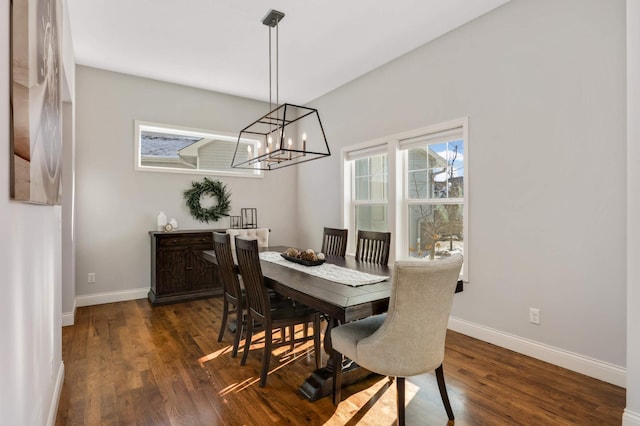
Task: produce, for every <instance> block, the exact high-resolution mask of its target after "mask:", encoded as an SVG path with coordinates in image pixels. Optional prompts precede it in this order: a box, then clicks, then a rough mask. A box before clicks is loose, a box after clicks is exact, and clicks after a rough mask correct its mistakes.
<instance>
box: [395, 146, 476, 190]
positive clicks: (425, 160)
mask: <svg viewBox="0 0 640 426" xmlns="http://www.w3.org/2000/svg"><path fill="white" fill-rule="evenodd" d="M408 161H409V164H408V170H407V185H408V188H407V193H408V196H409V198H411V199H416V198H418V199H420V198H421V199H432V198H462V197H463V196H464V182H463V180H464V143H463V141H462V140H456V141H451V142H444V143H435V144H431V145H427V146H425V147H424V148H412V149H410V150H409V154H408ZM423 170H426V172H422V171H423Z"/></svg>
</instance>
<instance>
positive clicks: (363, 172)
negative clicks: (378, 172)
mask: <svg viewBox="0 0 640 426" xmlns="http://www.w3.org/2000/svg"><path fill="white" fill-rule="evenodd" d="M355 174H356V176H367V175H369V158H368V157H367V158H361V159H359V160H356V173H355Z"/></svg>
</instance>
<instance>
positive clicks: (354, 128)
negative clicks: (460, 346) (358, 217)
mask: <svg viewBox="0 0 640 426" xmlns="http://www.w3.org/2000/svg"><path fill="white" fill-rule="evenodd" d="M625 90H626V88H625V2H624V1H622V0H615V1H613V0H612V1H601V0H563V1H555V0H541V1H522V0H513V1H511V2H509V3H507V4H506V5H504V6H502V7H500V8H498V9H496V10H494V11H492V12H490V13H489V14H487V15H484V16H482V17H480V18H478V19H476V20H475V21H473V22H471V23H469V24H466V25H464V26H462V27H460V28H458V29H456V30H455V31H453V32H451V33H448V34H446V35H444V36H443V37H441V38H439V39H437V40H435V41H434V42H432V43H429V44H427V45H425V46H423V47H420V48H419V49H417V50H415V51H413V52H411V53H409V54H407V55H405V56H403V57H401V58H399V59H398V60H396V61H394V62H392V63H389V64H387V65H385V66H383V67H381V68H379V69H377V70H375V71H373V72H371V73H369V74H367V75H365V76H363V77H362V78H360V79H358V80H355V81H353V82H351V83H349V84H347V85H345V86H343V87H341V88H339V89H337V90H335V91H334V92H332V93H330V94H328V95H326V96H324V97H322V98H320V99H317V100H316V101H315V102H313V105H312V106H314V107H317V108H318V109H319V111H320V112H321V115H322V118H323V122H324V124H325V129H326V131H327V138H328V139H329V141H330V144H331V148H332V150H333V151H334V152H336V153H338V152H339V150H340V148H341V147H344V146H347V145H350V144H355V143H360V142H365V141H367V140H371V139H376V138H380V137H383V136H386V135H392V134H395V133H399V132H403V131H407V130H411V129H415V128H421V127H424V126H427V125H430V124H434V123H439V122H443V121H447V120H450V119H454V118H459V117H463V116H468V117H469V128H470V131H469V141H468V145H467V146H466V147H465V149H466V152H467V154H468V168H467V170H466V171H467V172H468V173H469V177H470V206H469V214H470V218H469V232H470V234H469V243H470V245H469V248H468V255H467V261H468V262H469V278H470V283H469V284H467V285H466V287H465V291H464V293H462V294H459V295H457V296H456V299H455V303H454V308H453V313H452V315H453V316H455V317H457V318H460V319H463V320H466V321H470V322H472V323H475V324H478V325H480V326H483V327H488V328H491V329H496V330H499V331H500V332H502V333H506V334H511V335H515V336H519V337H522V338H525V339H530V340H532V341H537V342H541V343H544V344H547V345H550V346H553V347H556V348H560V349H562V350H564V351H568V352H573V353H577V354H581V355H583V356H586V357H591V358H594V359H596V360H600V361H604V362H605V363H610V364H613V365H616V366H625V363H626V361H625V330H626V326H625V318H626V317H625V316H626V306H625V303H626V302H625V293H626V290H625V289H626V275H625V268H626V260H625V241H626V240H625V230H626V229H625V220H626V215H625V208H626V192H625V191H626V167H625V155H626V153H625V150H626V133H625V123H626V118H625V115H626V111H625V99H626V98H625ZM339 170H340V156H339V155H334V156H332V157H331V158H330V160H327V161H324V162H323V163H322V164H320V163H319V162H318V163H317V164H314V163H309V164H308V165H302V166H300V168H299V192H298V204H299V205H300V206H303V207H302V208H303V210H302V211H301V215H300V223H299V227H300V229H301V230H312V229H315V228H314V227H315V224H316V223H330V224H336V225H339V224H340V212H339V209H338V208H337V206H339V205H340V176H339ZM320 175H321V176H323V177H322V179H317V177H318V176H320ZM303 188H304V190H302V189H303ZM319 235H320V231H319V230H318V231H307V232H304V233H303V232H302V231H301V237H300V239H301V241H300V243H301V244H302V245H303V246H304V245H308V244H311V243H312V242H313V241H316V240H317V239H318V238H319ZM529 307H537V308H540V309H541V325H539V326H537V325H532V324H529V323H528V309H529Z"/></svg>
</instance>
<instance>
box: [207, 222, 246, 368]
mask: <svg viewBox="0 0 640 426" xmlns="http://www.w3.org/2000/svg"><path fill="white" fill-rule="evenodd" d="M213 250H214V251H215V253H216V260H217V263H218V276H219V277H220V281H221V282H222V289H223V292H224V294H223V298H222V323H221V324H220V332H219V333H218V342H221V341H222V337H223V336H224V332H225V330H226V328H227V319H228V317H229V308H230V307H232V308H233V313H235V318H236V332H235V336H234V339H233V350H232V352H231V356H232V357H233V358H235V357H236V356H237V355H238V346H240V337H241V336H242V334H243V323H244V321H243V317H244V309H245V305H246V295H245V292H244V290H243V289H242V287H241V286H240V280H239V279H238V273H237V271H236V268H235V262H234V260H233V252H232V251H231V237H230V236H229V234H222V233H219V232H214V233H213Z"/></svg>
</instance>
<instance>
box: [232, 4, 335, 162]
mask: <svg viewBox="0 0 640 426" xmlns="http://www.w3.org/2000/svg"><path fill="white" fill-rule="evenodd" d="M282 18H284V13H282V12H279V11H277V10H270V11H269V13H267V15H266V16H265V18H264V19H263V21H262V23H263V24H265V25H267V26H268V27H269V109H270V111H269V112H268V113H267V114H265V115H263V116H262V117H260V118H259V119H257V120H256V121H254V122H253V123H251V124H249V125H248V126H247V127H245V128H244V129H242V130H241V131H240V134H239V135H238V143H237V144H236V149H235V152H234V154H233V160H232V162H231V167H234V168H240V169H252V170H275V169H279V168H283V167H287V166H293V165H295V164H300V163H304V162H307V161H311V160H315V159H317V158H322V157H327V156H330V155H331V151H330V149H329V144H328V143H327V137H326V135H325V132H324V127H323V126H322V121H321V120H320V115H319V114H318V110H317V109H315V108H309V107H305V106H300V105H294V104H290V103H284V104H282V105H280V106H278V107H276V108H275V109H274V108H273V104H272V97H271V95H272V90H271V88H272V84H271V82H272V68H273V67H272V62H271V45H272V42H271V30H272V28H275V29H276V67H275V70H276V73H275V74H276V77H275V81H276V104H277V103H278V23H279V22H280V21H281V20H282ZM245 145H246V156H245V154H244V153H243V152H242V149H241V147H242V146H245Z"/></svg>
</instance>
